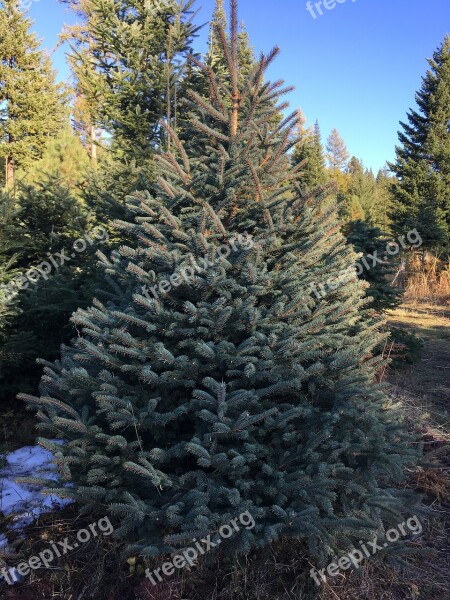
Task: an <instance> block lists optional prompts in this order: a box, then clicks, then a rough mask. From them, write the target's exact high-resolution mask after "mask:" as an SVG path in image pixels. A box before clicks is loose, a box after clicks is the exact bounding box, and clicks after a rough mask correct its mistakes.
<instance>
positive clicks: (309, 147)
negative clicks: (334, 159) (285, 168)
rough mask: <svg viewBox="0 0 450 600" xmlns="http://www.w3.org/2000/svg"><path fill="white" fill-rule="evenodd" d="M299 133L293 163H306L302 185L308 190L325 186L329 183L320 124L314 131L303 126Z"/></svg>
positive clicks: (316, 124)
mask: <svg viewBox="0 0 450 600" xmlns="http://www.w3.org/2000/svg"><path fill="white" fill-rule="evenodd" d="M301 118H303V117H301ZM299 133H300V135H299V141H298V142H297V144H296V145H295V148H294V152H293V154H292V161H293V164H294V165H299V164H301V163H304V167H303V169H302V184H303V185H305V186H306V187H307V188H312V187H314V186H319V185H323V184H324V183H326V181H327V173H326V169H325V157H324V152H323V146H322V140H321V133H320V127H319V123H318V122H317V121H316V123H315V125H314V128H313V129H312V130H311V128H308V129H305V128H304V126H301V127H300V132H299Z"/></svg>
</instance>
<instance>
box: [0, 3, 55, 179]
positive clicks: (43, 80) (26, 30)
mask: <svg viewBox="0 0 450 600" xmlns="http://www.w3.org/2000/svg"><path fill="white" fill-rule="evenodd" d="M30 27H31V22H30V20H29V19H28V18H27V16H26V14H25V13H23V12H21V10H20V4H19V3H18V2H17V1H16V0H2V2H1V3H0V156H1V157H2V158H3V159H4V161H5V172H6V177H5V183H6V185H7V186H8V187H10V186H11V185H12V184H13V181H14V170H15V169H16V168H17V167H21V168H23V169H25V170H26V169H27V168H29V167H30V165H32V164H33V162H34V161H35V160H36V159H39V158H40V157H41V156H42V154H43V152H44V150H45V147H46V144H47V142H48V139H49V137H51V136H54V135H56V133H57V132H58V131H59V130H60V128H61V126H62V123H63V121H64V118H65V109H64V106H63V102H64V93H63V88H62V86H61V85H60V84H56V83H55V73H54V72H53V70H52V68H51V63H50V59H49V57H48V56H47V55H46V54H45V53H44V52H43V51H41V50H39V42H38V40H37V39H36V36H35V35H34V34H33V33H30Z"/></svg>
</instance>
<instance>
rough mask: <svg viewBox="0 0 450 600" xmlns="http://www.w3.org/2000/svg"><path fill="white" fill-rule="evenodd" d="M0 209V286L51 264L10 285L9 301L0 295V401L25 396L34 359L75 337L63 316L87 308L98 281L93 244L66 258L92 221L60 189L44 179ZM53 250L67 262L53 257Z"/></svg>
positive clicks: (32, 380) (34, 375) (36, 373)
mask: <svg viewBox="0 0 450 600" xmlns="http://www.w3.org/2000/svg"><path fill="white" fill-rule="evenodd" d="M1 206H2V211H3V213H4V214H5V216H6V217H7V218H4V220H2V222H1V224H0V249H2V250H3V251H0V260H1V261H2V265H3V269H2V271H5V266H7V267H9V270H8V271H7V278H6V281H5V283H10V282H11V281H12V280H13V279H14V280H17V278H18V277H19V276H24V275H26V274H27V272H28V271H29V269H31V268H32V267H36V266H38V265H39V264H40V263H41V262H42V261H47V262H50V264H52V263H51V261H50V259H49V255H52V256H53V258H54V260H55V262H56V264H57V265H58V267H55V266H54V265H52V266H53V268H52V272H51V273H50V274H49V275H48V278H47V279H45V278H43V277H41V278H39V281H37V282H36V283H34V284H32V283H29V282H28V283H26V284H25V285H20V286H14V290H15V291H16V292H17V295H15V296H13V297H12V298H10V299H9V300H8V299H7V298H6V297H5V295H4V294H3V300H2V303H1V305H0V306H1V307H2V314H1V315H0V323H3V343H2V351H1V354H0V389H1V396H0V399H1V400H2V401H3V402H4V401H9V400H11V399H12V398H14V396H15V395H16V394H17V393H18V392H19V391H25V390H31V389H33V388H34V387H35V386H36V384H37V382H38V381H39V377H40V375H41V371H42V370H41V368H40V367H38V366H37V365H36V359H37V358H38V357H43V358H47V359H49V360H52V359H54V358H55V357H56V356H57V355H58V351H59V348H60V345H61V343H62V342H64V341H67V342H68V341H69V340H70V338H71V337H72V336H73V335H74V334H75V330H74V329H73V326H72V325H71V324H70V323H69V318H70V315H71V314H72V313H73V312H74V311H75V310H76V309H77V308H78V307H79V306H87V305H88V304H89V303H90V302H91V301H92V298H93V296H94V293H95V290H96V287H97V283H98V281H99V275H98V274H97V270H96V262H97V261H96V258H95V256H94V252H95V249H96V245H93V246H90V245H88V248H87V249H86V250H85V251H84V252H82V253H75V256H74V257H72V258H71V253H72V250H71V249H72V247H73V243H74V242H75V241H76V240H77V239H80V238H82V237H83V236H84V235H85V234H86V233H88V232H89V231H91V230H92V228H93V226H94V225H95V224H96V222H95V220H94V218H93V216H92V214H90V213H89V212H88V211H87V209H86V208H85V207H84V205H83V204H82V203H81V201H80V200H78V199H77V198H76V197H75V196H74V195H73V192H72V191H71V190H70V189H69V188H68V187H64V186H62V185H61V184H60V183H58V181H55V180H52V179H50V178H49V179H48V180H47V181H46V182H45V183H41V184H39V185H38V186H37V187H33V186H23V187H22V188H21V189H20V191H19V193H18V194H17V197H16V198H13V197H12V196H11V195H4V196H3V197H2V204H1ZM61 250H65V255H66V256H67V257H68V259H69V260H68V261H66V260H64V261H62V260H61V259H60V257H58V252H60V251H61ZM61 262H63V263H64V264H62V265H61ZM6 317H7V318H6ZM1 327H2V326H1V325H0V329H1Z"/></svg>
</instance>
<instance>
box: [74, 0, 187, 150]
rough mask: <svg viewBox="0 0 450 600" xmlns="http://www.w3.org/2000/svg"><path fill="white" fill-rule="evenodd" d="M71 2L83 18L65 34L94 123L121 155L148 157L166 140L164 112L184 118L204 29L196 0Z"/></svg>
mask: <svg viewBox="0 0 450 600" xmlns="http://www.w3.org/2000/svg"><path fill="white" fill-rule="evenodd" d="M71 4H72V8H73V9H74V11H75V13H76V14H77V16H78V17H79V19H80V21H81V25H79V24H77V25H75V26H72V27H68V28H67V30H66V35H65V39H68V40H69V41H70V42H71V44H72V45H73V52H72V54H71V56H70V60H71V66H72V70H73V73H74V75H75V78H76V92H77V94H79V95H80V96H82V97H83V98H84V100H85V103H86V104H87V107H88V112H89V118H90V119H91V124H94V125H96V126H99V127H101V128H103V129H105V130H106V131H108V132H109V133H110V134H111V135H112V136H113V140H114V148H115V150H116V151H117V153H118V155H119V156H121V157H127V158H128V159H133V158H134V160H137V161H140V160H145V159H146V158H148V156H149V155H151V153H152V152H153V150H154V148H155V147H158V146H159V145H160V144H161V143H163V142H164V135H163V130H162V129H161V127H160V126H159V121H160V119H162V118H167V119H168V121H169V122H172V121H173V119H176V115H177V102H178V98H179V97H182V96H183V95H184V94H185V87H184V84H183V77H182V72H183V69H184V64H183V57H184V55H185V53H186V51H187V50H188V49H189V48H190V44H191V41H192V38H193V36H194V35H195V32H196V31H197V28H196V27H195V26H193V25H192V23H191V16H192V10H191V8H192V4H193V0H188V2H186V3H183V4H182V5H178V3H176V2H175V1H167V2H161V1H160V0H149V1H148V2H138V3H136V2H132V1H130V0H120V1H118V2H104V0H83V1H82V2H78V1H74V2H73V3H71Z"/></svg>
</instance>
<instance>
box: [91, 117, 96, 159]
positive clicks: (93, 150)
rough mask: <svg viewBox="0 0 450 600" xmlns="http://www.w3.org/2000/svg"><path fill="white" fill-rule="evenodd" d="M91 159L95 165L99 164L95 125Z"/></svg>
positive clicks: (92, 129)
mask: <svg viewBox="0 0 450 600" xmlns="http://www.w3.org/2000/svg"><path fill="white" fill-rule="evenodd" d="M91 160H92V164H93V166H94V167H96V166H97V132H96V131H95V126H94V125H91Z"/></svg>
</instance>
